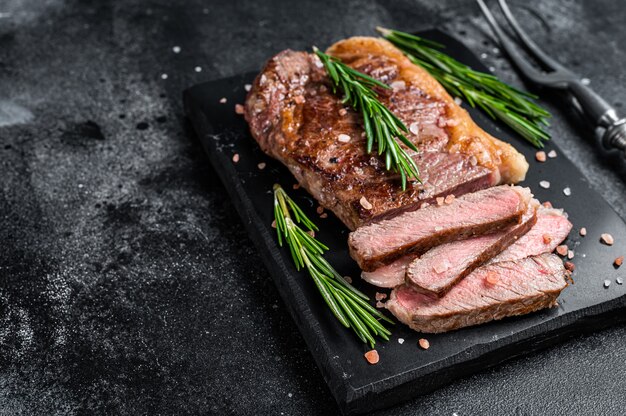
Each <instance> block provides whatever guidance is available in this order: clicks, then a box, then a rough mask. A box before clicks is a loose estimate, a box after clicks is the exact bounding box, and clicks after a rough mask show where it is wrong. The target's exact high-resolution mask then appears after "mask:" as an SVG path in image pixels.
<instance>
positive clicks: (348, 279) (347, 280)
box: [343, 276, 352, 283]
mask: <svg viewBox="0 0 626 416" xmlns="http://www.w3.org/2000/svg"><path fill="white" fill-rule="evenodd" d="M343 280H345V281H346V282H348V283H352V278H351V277H350V276H344V277H343Z"/></svg>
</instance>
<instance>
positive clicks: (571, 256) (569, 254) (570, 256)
mask: <svg viewBox="0 0 626 416" xmlns="http://www.w3.org/2000/svg"><path fill="white" fill-rule="evenodd" d="M567 258H568V259H570V260H571V259H573V258H574V251H573V250H567Z"/></svg>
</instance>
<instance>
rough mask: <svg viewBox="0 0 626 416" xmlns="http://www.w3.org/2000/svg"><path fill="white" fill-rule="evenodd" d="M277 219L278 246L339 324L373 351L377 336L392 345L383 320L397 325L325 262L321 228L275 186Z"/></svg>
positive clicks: (275, 214)
mask: <svg viewBox="0 0 626 416" xmlns="http://www.w3.org/2000/svg"><path fill="white" fill-rule="evenodd" d="M292 215H293V218H292ZM274 219H275V221H276V233H277V234H278V244H279V245H280V246H281V247H282V246H283V241H285V242H287V245H288V246H289V251H290V252H291V257H292V258H293V262H294V263H295V265H296V269H297V270H301V269H303V268H306V269H307V271H308V272H309V275H310V276H311V277H312V278H313V282H315V285H316V286H317V288H318V290H319V292H320V294H321V295H322V297H323V298H324V300H325V301H326V304H327V305H328V307H329V308H330V310H331V311H332V313H333V314H334V315H335V317H336V318H337V319H338V320H339V322H341V323H342V324H343V325H344V326H345V327H346V328H352V330H353V331H354V332H355V333H356V335H357V336H358V337H359V338H360V339H361V341H363V342H364V343H369V344H370V346H371V347H372V348H374V346H375V345H376V341H375V339H374V336H379V337H380V338H382V339H384V340H386V341H388V340H389V335H391V332H389V330H387V329H386V328H385V327H384V326H383V324H382V323H381V322H380V321H379V319H380V320H383V321H385V322H388V323H390V324H393V321H391V320H390V319H389V318H387V317H386V316H385V315H383V314H382V313H380V312H379V311H377V310H376V309H374V308H373V307H372V306H371V305H370V304H369V303H368V302H367V301H368V300H369V298H368V297H367V296H366V295H364V294H363V293H361V292H360V291H358V290H357V289H355V288H354V287H353V286H351V285H350V284H349V283H348V282H347V281H346V280H345V279H344V278H343V277H342V276H341V275H339V273H337V271H336V270H335V269H334V268H333V267H332V266H331V265H330V263H328V261H326V259H324V257H323V254H324V252H326V251H327V250H328V247H327V246H325V245H324V244H322V243H321V242H319V241H318V240H316V239H315V237H314V236H313V235H311V234H313V232H314V231H318V228H317V226H315V224H313V222H311V220H310V219H309V218H308V217H307V216H306V215H305V214H304V213H303V212H302V210H301V209H300V207H298V205H296V203H295V202H294V201H293V200H292V199H291V198H290V197H289V196H288V195H287V193H286V192H285V191H284V189H283V188H282V187H281V186H280V185H278V184H276V185H274ZM298 224H300V225H301V226H302V227H304V228H302V227H301V226H300V225H298Z"/></svg>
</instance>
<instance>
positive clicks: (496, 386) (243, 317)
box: [0, 0, 626, 416]
mask: <svg viewBox="0 0 626 416" xmlns="http://www.w3.org/2000/svg"><path fill="white" fill-rule="evenodd" d="M513 4H514V6H515V7H514V11H515V12H516V14H517V15H519V18H520V20H521V21H522V24H523V25H524V27H525V28H527V29H528V30H529V31H530V32H531V33H532V35H533V37H534V38H535V39H536V40H538V42H539V43H540V44H541V45H542V46H543V47H544V48H545V49H546V50H548V51H549V52H550V53H551V54H552V55H553V56H554V57H555V58H557V59H558V60H559V61H561V62H562V63H564V64H565V65H568V66H570V67H572V68H573V69H574V70H576V71H577V72H579V73H580V74H583V75H585V76H587V77H588V78H589V79H590V80H591V85H592V86H593V87H594V88H596V90H597V91H598V92H599V93H600V94H602V95H603V96H605V97H608V98H609V99H610V100H611V101H612V102H613V103H614V104H615V105H616V106H618V107H619V108H622V106H623V103H625V102H626V83H625V81H626V70H625V69H624V63H625V62H626V46H624V42H625V41H626V27H625V26H624V25H623V22H624V21H625V20H626V11H625V10H624V7H623V5H622V4H621V3H620V2H615V1H611V0H602V1H582V0H581V1H576V2H573V1H564V0H558V1H550V2H540V1H536V0H533V1H530V2H522V1H516V2H514V3H513ZM376 25H382V26H387V27H394V28H399V29H402V30H407V31H412V30H421V29H426V28H429V27H439V28H442V29H445V30H447V31H448V32H449V33H451V34H453V35H455V36H457V37H459V38H461V39H462V40H463V41H464V42H465V43H466V44H467V45H468V46H469V47H470V48H471V49H473V50H474V51H475V52H476V53H477V54H479V55H480V54H482V53H485V54H486V56H485V57H484V60H485V62H486V63H487V64H488V65H489V66H492V67H493V68H494V70H495V73H496V74H497V75H499V76H500V77H502V78H504V79H505V80H507V81H509V82H512V83H515V84H519V82H520V81H519V78H518V77H517V76H516V75H515V73H514V72H513V71H512V70H511V67H510V65H509V63H508V62H507V61H506V60H505V59H503V58H502V56H501V54H500V53H499V52H497V51H494V47H495V45H494V43H493V41H492V39H491V38H490V36H489V32H488V30H487V26H486V24H485V22H484V21H483V19H482V18H480V17H479V15H478V9H477V6H476V5H475V4H474V3H473V2H472V1H437V2H435V1H426V0H421V1H394V2H388V1H382V0H380V1H377V2H367V1H363V0H347V1H342V2H334V1H324V2H310V3H296V2H286V1H284V2H279V1H237V0H233V1H228V2H217V1H200V0H194V1H187V2H184V3H183V2H172V1H165V0H162V1H138V0H132V1H131V0H128V1H119V2H111V1H96V0H91V1H78V0H1V1H0V166H1V168H0V185H1V187H0V189H1V194H0V242H1V243H2V246H1V250H0V413H1V414H9V415H13V414H136V415H140V414H141V415H142V414H241V415H248V414H251V415H252V414H255V415H265V414H276V415H281V414H284V415H327V414H334V413H336V412H337V409H336V406H335V404H334V402H333V399H332V398H331V396H330V393H329V391H328V389H327V388H326V386H325V384H324V381H323V379H322V377H321V375H320V374H319V372H318V370H317V368H316V367H315V364H314V362H313V360H312V358H311V356H310V354H309V352H308V351H307V349H306V347H305V345H304V342H303V341H302V339H301V337H300V335H299V333H298V332H297V330H296V327H295V325H294V324H293V322H292V321H291V318H290V317H289V316H288V314H287V313H286V311H285V308H284V307H283V303H282V300H281V299H280V298H279V297H278V295H277V292H276V290H275V288H274V286H273V284H272V282H271V280H270V278H269V276H268V273H267V271H266V270H265V268H264V267H263V266H262V265H261V264H262V263H261V259H260V258H259V256H258V254H257V253H256V251H255V250H254V248H253V246H252V243H251V241H250V239H249V237H248V236H247V234H246V233H245V232H244V231H243V229H242V225H241V222H240V220H239V218H238V217H237V215H236V213H235V212H234V209H233V206H232V204H231V203H230V201H229V199H228V196H227V194H226V191H225V189H224V187H223V186H222V185H221V183H220V182H219V180H218V179H217V178H216V175H215V172H214V171H213V170H212V168H211V167H210V166H209V164H208V161H207V159H206V157H205V156H204V154H203V152H202V149H201V147H200V145H199V142H198V141H197V139H196V138H195V137H194V135H193V133H192V132H191V129H190V128H189V126H188V124H187V123H186V122H185V120H184V118H183V116H182V102H181V91H182V90H183V89H184V88H186V87H188V86H190V85H192V84H194V83H198V82H202V81H205V80H210V79H216V78H220V77H226V76H230V75H234V74H236V73H240V72H245V71H250V70H255V69H258V68H259V67H260V65H261V64H262V63H263V62H264V60H266V59H267V58H268V57H269V56H270V55H272V54H274V53H276V52H278V51H280V50H282V49H285V48H294V49H302V48H308V47H309V46H310V45H312V44H316V45H318V46H320V47H324V46H327V45H329V44H330V43H331V42H333V41H335V40H337V39H340V38H342V37H346V36H350V35H358V34H362V35H371V34H373V32H372V30H371V28H373V27H374V26H376ZM174 46H180V48H181V52H180V53H178V54H176V53H174V52H173V49H172V48H173V47H174ZM197 66H198V67H200V68H201V71H200V72H196V70H195V67H197ZM163 74H167V79H163V76H162V75H163ZM542 97H544V98H545V97H549V99H548V100H547V101H544V104H545V105H546V106H547V107H549V108H550V110H551V111H552V112H553V114H554V120H553V124H552V127H551V132H552V134H553V135H554V140H555V141H556V142H557V143H558V144H559V145H560V147H561V148H562V149H563V150H564V152H565V153H567V156H568V157H570V158H571V159H572V160H573V161H574V162H575V164H576V165H577V166H578V167H579V168H580V169H581V170H582V171H583V172H584V173H585V175H586V176H587V177H588V178H589V181H590V182H591V184H592V185H593V186H594V187H595V188H596V189H597V190H598V191H599V192H600V193H601V194H602V195H603V196H604V197H605V198H606V199H607V200H608V201H609V203H610V204H611V205H612V206H613V207H614V208H615V209H616V210H617V211H618V213H620V215H621V216H622V217H626V198H624V195H625V192H626V180H625V179H626V174H625V172H626V168H625V167H624V163H623V162H621V160H619V158H617V157H615V156H614V155H609V154H606V153H604V152H602V151H599V150H598V148H597V147H596V146H595V145H594V144H593V140H592V137H591V134H590V132H589V130H587V129H586V127H585V125H584V124H583V123H582V122H581V121H580V120H579V119H578V118H577V117H573V116H572V114H571V112H570V111H569V110H568V109H567V106H566V105H565V104H564V101H562V100H559V99H557V98H556V97H554V96H553V95H549V94H546V93H543V92H542ZM233 104H234V103H233ZM624 111H626V109H624ZM616 237H618V238H619V237H622V236H616ZM625 254H626V253H625ZM625 336H626V327H624V326H619V327H615V328H612V329H609V330H604V331H601V332H598V333H596V334H594V335H590V336H581V337H576V338H575V339H573V340H571V341H569V342H566V343H563V344H560V345H558V346H556V347H554V348H552V349H549V350H547V351H543V352H540V353H536V354H532V355H530V356H525V357H523V358H517V359H515V360H513V361H510V362H508V363H506V364H503V365H501V366H499V367H496V368H493V369H486V370H485V371H483V372H481V373H478V374H476V375H474V376H472V377H469V378H465V379H462V380H459V381H458V382H457V383H454V384H452V385H450V386H447V387H444V388H442V389H440V390H438V391H436V392H434V393H432V394H429V395H427V396H424V397H421V398H419V399H417V400H413V401H411V402H408V403H406V404H403V405H400V406H398V407H396V408H394V409H392V410H388V411H381V412H378V413H377V414H378V415H392V414H393V415H414V414H441V415H453V414H457V415H459V416H460V415H469V414H523V415H526V414H621V413H623V410H624V408H625V407H626V395H625V393H624V392H625V391H626V363H625V362H626V348H625V347H624V342H625Z"/></svg>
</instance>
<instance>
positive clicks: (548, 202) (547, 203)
mask: <svg viewBox="0 0 626 416" xmlns="http://www.w3.org/2000/svg"><path fill="white" fill-rule="evenodd" d="M541 205H543V206H544V207H546V208H552V202H550V201H546V202H544V203H543V204H541Z"/></svg>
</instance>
